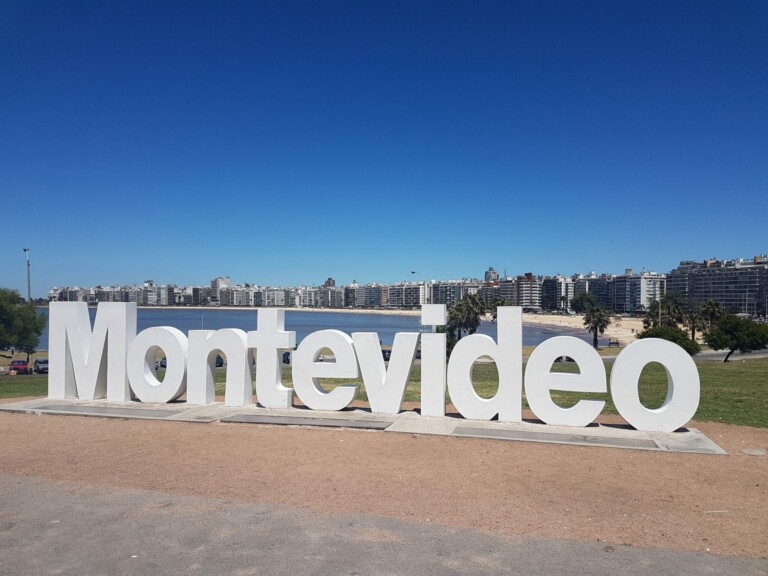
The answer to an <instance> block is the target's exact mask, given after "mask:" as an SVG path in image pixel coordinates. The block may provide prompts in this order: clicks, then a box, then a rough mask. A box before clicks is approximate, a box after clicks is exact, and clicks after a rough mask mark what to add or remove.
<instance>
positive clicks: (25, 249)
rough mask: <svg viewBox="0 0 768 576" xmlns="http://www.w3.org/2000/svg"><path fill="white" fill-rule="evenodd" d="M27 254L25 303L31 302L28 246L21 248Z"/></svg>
mask: <svg viewBox="0 0 768 576" xmlns="http://www.w3.org/2000/svg"><path fill="white" fill-rule="evenodd" d="M22 250H23V251H24V253H25V254H26V255H27V304H30V305H31V304H32V283H31V282H30V274H29V269H30V263H29V248H22Z"/></svg>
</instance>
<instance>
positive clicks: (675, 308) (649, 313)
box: [643, 292, 686, 330]
mask: <svg viewBox="0 0 768 576" xmlns="http://www.w3.org/2000/svg"><path fill="white" fill-rule="evenodd" d="M659 308H661V310H659ZM685 309H686V306H685V303H684V302H683V299H682V298H681V297H680V296H679V295H678V294H675V293H674V292H669V293H667V294H664V296H662V297H661V300H654V301H653V302H651V305H650V306H648V310H646V311H645V318H644V319H643V328H645V329H646V330H647V329H648V328H658V327H659V326H677V325H678V324H682V323H683V311H684V310H685Z"/></svg>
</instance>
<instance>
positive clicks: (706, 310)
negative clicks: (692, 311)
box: [699, 300, 725, 330]
mask: <svg viewBox="0 0 768 576" xmlns="http://www.w3.org/2000/svg"><path fill="white" fill-rule="evenodd" d="M699 313H700V314H701V316H702V318H704V322H705V323H706V330H709V329H710V328H711V327H712V326H713V325H714V323H715V322H717V321H718V320H719V319H720V317H721V316H723V315H724V314H725V307H723V305H722V304H721V303H720V302H719V301H718V300H707V301H706V302H704V304H702V305H701V308H700V309H699Z"/></svg>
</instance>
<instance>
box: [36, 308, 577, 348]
mask: <svg viewBox="0 0 768 576" xmlns="http://www.w3.org/2000/svg"><path fill="white" fill-rule="evenodd" d="M88 312H89V314H90V316H91V324H93V320H94V318H95V317H96V308H89V309H88ZM47 313H48V311H47V309H44V308H40V309H38V314H47ZM256 318H257V316H256V310H254V309H248V310H243V309H206V310H179V309H167V308H165V309H164V308H139V310H138V318H137V324H138V330H139V331H141V330H144V329H145V328H150V327H152V326H172V327H174V328H178V329H179V330H181V331H182V332H184V333H185V334H186V333H187V332H189V331H190V330H200V329H201V328H204V329H205V330H218V329H221V328H240V329H241V330H245V331H246V332H247V331H248V330H256ZM329 328H334V329H336V330H341V331H342V332H346V333H347V334H351V333H352V332H378V334H379V339H380V340H381V342H382V343H383V344H385V345H391V344H392V340H393V339H394V337H395V334H396V333H397V332H419V331H421V325H420V324H419V317H418V316H403V315H398V314H392V315H388V314H364V313H363V314H350V313H344V312H330V311H329V312H304V311H301V310H286V313H285V329H286V330H292V331H295V332H296V341H297V343H298V342H301V340H302V339H303V338H304V337H305V336H306V335H307V334H309V333H311V332H316V331H317V330H325V329H329ZM478 333H480V334H488V335H489V336H492V337H494V338H495V337H496V325H495V324H493V323H492V322H483V323H482V324H481V325H480V328H479V329H478ZM553 336H575V337H577V338H580V339H582V340H585V341H587V342H591V341H592V340H591V335H590V334H589V333H588V332H587V331H586V330H571V329H566V328H546V327H543V326H538V325H532V324H523V345H524V346H536V345H538V344H540V343H541V342H543V341H544V340H546V339H547V338H551V337H553ZM39 349H40V350H47V349H48V327H47V326H46V328H45V330H43V333H42V335H41V337H40V346H39Z"/></svg>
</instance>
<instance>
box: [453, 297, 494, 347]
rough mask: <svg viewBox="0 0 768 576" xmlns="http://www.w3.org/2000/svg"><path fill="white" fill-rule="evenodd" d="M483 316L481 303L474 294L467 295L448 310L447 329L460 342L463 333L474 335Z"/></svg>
mask: <svg viewBox="0 0 768 576" xmlns="http://www.w3.org/2000/svg"><path fill="white" fill-rule="evenodd" d="M483 314H485V306H484V305H483V301H482V300H480V298H478V297H477V295H475V294H467V295H466V296H464V298H462V299H461V300H459V301H458V302H456V303H455V304H454V305H453V306H451V307H450V308H448V324H447V325H448V328H449V330H450V331H451V332H453V333H455V334H456V339H457V340H460V339H461V337H462V335H463V334H464V333H467V334H474V333H475V332H477V327H478V326H480V322H481V319H482V317H483Z"/></svg>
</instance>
